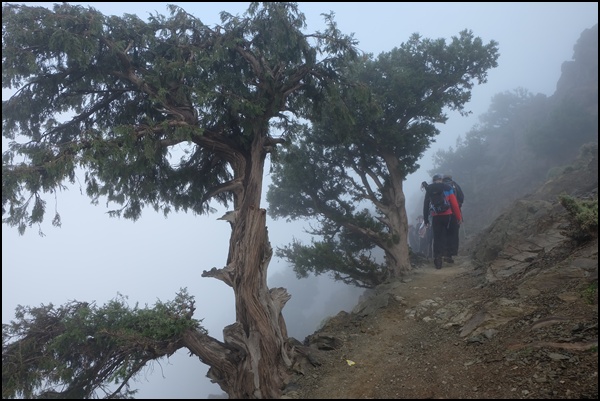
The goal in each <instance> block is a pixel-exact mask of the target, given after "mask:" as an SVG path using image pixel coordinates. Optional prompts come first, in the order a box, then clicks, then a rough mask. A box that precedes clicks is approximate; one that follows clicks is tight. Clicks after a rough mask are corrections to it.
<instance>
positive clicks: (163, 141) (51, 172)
mask: <svg viewBox="0 0 600 401" xmlns="http://www.w3.org/2000/svg"><path fill="white" fill-rule="evenodd" d="M168 9H169V11H170V16H168V17H166V16H162V15H158V14H156V15H152V16H151V17H150V18H149V19H148V21H147V22H145V21H142V20H141V19H140V18H138V17H137V16H135V15H124V16H122V17H117V16H104V15H102V14H101V13H99V12H98V11H96V10H94V9H93V8H85V7H82V6H74V5H71V4H69V3H62V4H56V5H54V8H53V9H52V10H50V9H47V8H45V7H30V6H26V5H18V4H6V3H3V5H2V28H3V29H2V32H3V40H2V57H3V62H2V77H3V79H2V84H3V87H4V88H14V89H16V92H15V93H14V95H13V96H12V97H11V98H10V99H9V100H6V101H3V102H2V135H3V136H4V137H6V138H9V139H10V140H11V142H10V145H9V149H8V151H6V152H5V153H4V155H3V170H2V214H3V222H4V223H6V224H9V225H11V226H17V227H18V228H19V232H20V233H23V232H24V231H25V229H26V228H27V227H30V226H32V225H34V224H40V223H41V222H42V219H43V216H44V212H45V208H44V206H45V205H44V203H43V202H40V201H38V199H40V198H41V197H42V195H43V194H44V193H50V194H53V193H56V192H58V190H60V189H62V185H63V183H64V182H66V181H67V182H71V183H74V182H76V179H75V178H76V175H77V174H79V173H80V171H84V172H85V185H86V188H85V192H86V195H87V196H89V197H90V198H91V199H92V201H93V202H94V203H98V202H99V201H100V199H106V203H107V205H117V207H116V208H112V209H111V210H110V215H111V216H122V217H124V218H128V219H132V220H136V219H138V218H139V217H140V216H141V213H142V210H143V209H144V208H146V207H152V208H153V209H155V210H156V211H162V212H163V213H164V214H165V215H167V214H168V213H170V212H171V211H180V210H182V211H191V212H193V213H196V214H203V213H209V212H211V211H212V210H213V209H212V208H211V207H210V202H211V201H215V202H218V203H220V204H222V205H224V206H225V207H229V204H230V203H231V202H232V201H234V195H233V192H232V191H231V190H224V189H223V188H231V185H229V186H228V185H227V184H231V182H232V181H233V180H234V178H238V179H240V178H243V177H236V176H235V174H249V172H248V171H246V169H245V164H244V162H242V161H241V160H243V159H244V158H250V157H256V154H253V153H252V152H251V147H252V146H257V145H258V146H263V148H262V150H263V153H262V154H261V155H259V157H260V158H261V162H262V161H263V160H264V157H265V156H266V153H268V152H269V151H273V149H274V148H275V145H277V144H278V143H280V142H282V141H283V140H282V139H281V138H273V137H272V136H271V135H270V128H272V127H278V128H282V127H285V128H289V129H293V127H294V123H293V121H294V119H295V118H300V117H305V116H306V115H307V114H308V113H309V112H310V111H311V110H312V109H313V108H315V109H317V108H318V107H319V103H320V99H322V98H323V95H322V92H324V91H325V90H326V87H327V86H328V81H332V80H336V79H338V78H337V77H338V76H339V75H340V72H341V69H342V68H343V66H344V65H345V63H346V60H351V59H352V58H354V57H355V56H356V51H355V48H354V46H355V45H356V41H355V40H354V39H353V38H352V37H351V36H346V35H343V34H342V33H341V32H339V30H338V29H337V28H336V25H335V23H334V22H333V20H332V16H326V20H327V29H326V30H325V31H324V32H318V33H316V34H315V35H307V34H306V33H304V32H303V29H304V28H306V23H305V17H304V15H303V14H302V13H301V12H300V11H299V10H298V7H297V4H296V3H288V2H273V3H251V4H250V7H249V8H248V11H247V13H246V14H244V16H243V17H242V18H240V17H238V16H233V15H230V14H228V13H222V14H221V17H222V23H221V25H220V26H219V27H217V28H211V27H208V26H206V25H204V24H203V23H202V21H201V20H200V19H198V18H196V17H194V16H192V15H190V14H189V13H187V12H185V11H184V10H182V9H181V8H179V7H176V6H169V7H168ZM311 36H315V37H318V40H317V42H316V43H317V44H316V45H312V43H313V42H312V41H311V39H310V38H311ZM284 112H285V113H284ZM286 131H287V130H286ZM286 134H291V132H286ZM257 138H258V139H257ZM261 166H262V164H261ZM261 173H262V171H261ZM246 179H247V177H246ZM54 222H56V223H59V222H60V217H58V218H55V219H54Z"/></svg>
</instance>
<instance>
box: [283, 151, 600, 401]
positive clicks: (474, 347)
mask: <svg viewBox="0 0 600 401" xmlns="http://www.w3.org/2000/svg"><path fill="white" fill-rule="evenodd" d="M591 148H592V149H594V150H593V151H592V152H589V151H588V152H587V153H585V154H582V156H581V157H580V158H579V159H578V160H577V161H576V162H575V163H574V164H573V165H572V166H571V167H570V168H568V169H565V171H564V174H562V175H560V176H557V177H555V178H554V179H552V180H550V181H548V182H546V183H545V184H544V185H542V186H541V187H540V188H538V189H537V190H535V191H533V192H531V193H530V194H529V195H527V196H525V197H523V198H521V199H518V200H517V201H515V202H514V203H513V204H512V205H511V207H509V208H508V209H506V211H505V212H504V213H503V214H502V215H500V216H499V217H498V218H497V219H496V220H495V221H494V222H493V223H492V224H491V225H490V226H489V227H488V228H487V229H486V230H484V231H483V232H482V233H481V234H480V235H478V236H477V238H475V239H474V240H472V241H471V242H470V243H465V244H464V245H463V247H462V250H461V253H462V254H461V255H459V257H458V258H457V259H456V263H455V264H454V265H445V266H444V268H443V269H441V270H436V269H434V268H433V265H432V264H431V263H429V264H425V265H423V266H421V267H420V268H417V269H415V270H413V272H412V273H411V274H410V275H409V276H408V277H406V278H404V279H402V280H398V281H393V282H388V283H385V284H383V285H381V286H379V287H377V288H376V289H375V290H373V291H372V292H371V293H370V294H368V295H367V296H365V297H364V298H365V299H363V300H361V302H360V303H359V304H358V305H357V306H356V307H355V308H354V309H353V311H352V312H351V313H346V312H340V313H339V314H338V315H337V316H335V317H333V318H331V319H330V320H329V321H328V322H327V323H326V324H325V325H324V327H323V328H321V329H320V330H318V331H317V332H315V333H314V334H312V335H310V336H308V337H307V338H306V339H305V341H304V343H303V344H297V345H298V347H299V348H300V349H301V351H303V352H304V354H305V355H306V356H307V358H306V359H302V360H300V361H298V363H297V365H296V370H297V375H296V376H295V377H294V378H293V379H292V381H291V382H290V384H289V385H288V387H287V389H286V394H285V398H478V399H481V398H538V399H539V398H593V399H597V398H598V292H597V283H598V239H597V236H596V237H594V238H592V239H591V240H588V241H586V242H584V243H581V242H579V243H578V242H576V241H574V240H572V239H571V237H570V236H568V235H567V231H569V229H570V228H571V226H570V223H569V219H568V217H567V213H566V211H565V209H564V208H563V207H562V206H561V205H560V204H559V203H558V201H557V196H558V195H559V194H561V193H566V194H569V195H571V196H573V197H577V198H596V199H597V194H598V152H597V144H595V145H594V146H592V147H591ZM589 149H590V148H588V150H589Z"/></svg>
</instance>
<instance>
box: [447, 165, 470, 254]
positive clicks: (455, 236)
mask: <svg viewBox="0 0 600 401" xmlns="http://www.w3.org/2000/svg"><path fill="white" fill-rule="evenodd" d="M442 182H443V183H444V184H448V185H450V186H451V187H452V189H453V190H454V195H456V201H457V202H458V208H459V209H460V212H461V214H462V205H463V202H464V201H465V194H464V192H463V190H462V188H461V187H460V185H458V183H456V181H454V180H453V179H452V176H451V175H444V177H443V178H442ZM461 217H462V216H461ZM448 231H449V241H448V243H447V248H446V252H445V254H444V261H445V262H447V263H454V259H452V256H456V255H458V247H459V244H460V224H459V223H458V221H457V220H456V215H454V214H453V215H452V219H450V226H448Z"/></svg>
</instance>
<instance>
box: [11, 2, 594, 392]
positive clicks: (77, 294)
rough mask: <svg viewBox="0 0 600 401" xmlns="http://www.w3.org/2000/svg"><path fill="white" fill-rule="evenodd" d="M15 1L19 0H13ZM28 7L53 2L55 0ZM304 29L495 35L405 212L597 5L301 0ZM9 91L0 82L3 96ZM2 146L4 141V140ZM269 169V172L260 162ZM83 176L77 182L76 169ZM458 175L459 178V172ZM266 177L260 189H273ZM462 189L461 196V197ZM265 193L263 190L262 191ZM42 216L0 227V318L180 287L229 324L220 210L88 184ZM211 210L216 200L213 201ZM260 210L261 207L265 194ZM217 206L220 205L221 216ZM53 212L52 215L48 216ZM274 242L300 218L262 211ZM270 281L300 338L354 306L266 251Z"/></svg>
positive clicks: (179, 373)
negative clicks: (120, 198) (115, 196)
mask: <svg viewBox="0 0 600 401" xmlns="http://www.w3.org/2000/svg"><path fill="white" fill-rule="evenodd" d="M19 3H21V2H19ZM23 4H28V5H41V6H45V7H47V6H50V5H51V3H29V2H24V3H23ZM72 4H81V5H91V6H92V7H94V8H96V9H98V10H99V11H101V12H103V13H104V14H116V15H122V14H123V13H135V14H138V15H139V16H140V17H141V18H143V19H145V18H146V17H147V16H148V13H150V12H151V13H154V12H158V13H160V14H165V15H166V14H167V9H166V4H167V3H158V2H154V3H147V2H122V3H110V2H102V3H79V2H77V3H72ZM173 4H177V5H180V6H181V7H182V8H184V9H185V10H186V11H188V12H190V13H191V14H193V15H195V16H197V17H199V18H200V19H201V20H202V21H203V22H204V23H207V24H214V23H218V22H219V12H221V11H227V12H229V13H231V14H242V13H243V12H244V11H245V10H246V9H247V6H248V3H242V2H233V3H227V2H202V3H201V2H190V3H173ZM299 7H300V10H301V11H302V12H303V13H305V15H306V17H307V23H308V25H309V26H308V30H309V31H314V30H322V29H323V28H324V24H323V22H322V17H321V16H320V14H321V13H326V12H329V11H334V12H335V20H336V21H337V23H338V28H339V29H340V30H341V31H342V32H344V33H354V34H355V38H356V39H358V40H359V41H360V46H359V47H360V48H361V50H363V51H365V52H368V53H373V54H375V55H378V54H379V53H381V52H384V51H389V50H391V49H392V48H393V47H395V46H399V45H400V44H401V43H402V42H405V41H406V40H408V38H409V36H410V35H411V34H412V33H415V32H418V33H420V34H421V35H422V36H423V37H427V38H433V39H435V38H439V37H443V38H446V39H447V40H450V38H451V36H456V35H458V33H459V32H460V31H461V30H464V29H470V30H472V31H473V32H474V34H475V35H476V36H479V37H481V38H482V39H483V41H484V43H487V42H489V41H490V40H495V41H497V42H499V49H500V54H501V55H500V59H499V67H498V68H496V69H493V70H491V71H490V73H489V80H488V83H486V84H484V85H482V86H476V87H475V88H474V90H473V92H472V101H471V102H470V103H469V104H467V109H468V110H471V111H472V112H473V114H472V115H471V116H469V117H461V116H459V115H458V114H456V113H450V114H449V116H450V119H449V121H448V123H447V124H445V125H442V126H440V127H439V128H440V129H441V132H442V133H441V135H440V136H439V138H438V140H437V142H436V143H435V144H434V146H433V147H432V148H431V149H430V150H428V151H427V152H426V153H425V155H424V156H423V158H422V159H421V162H420V164H421V166H422V167H421V169H420V170H419V171H418V172H417V173H415V174H413V175H411V176H409V177H408V179H407V180H406V182H405V186H404V191H405V194H406V195H407V210H408V211H409V218H412V217H413V213H412V211H413V210H415V208H417V209H416V210H418V207H419V203H420V202H421V201H422V198H421V193H420V191H419V183H420V182H421V181H423V180H429V177H428V174H427V170H429V169H431V168H432V165H431V157H432V155H433V154H434V152H435V151H436V150H438V149H447V148H449V147H451V146H455V144H456V139H457V138H458V137H459V136H461V135H464V134H465V133H466V132H468V131H469V130H470V128H472V127H473V126H474V125H475V124H476V123H477V122H478V120H477V117H478V116H480V115H481V114H482V113H484V112H486V111H487V109H488V107H489V104H490V99H491V97H492V96H493V95H495V94H497V93H500V92H505V91H512V90H514V89H516V88H519V87H522V88H525V89H527V90H529V91H530V92H532V93H542V94H545V95H548V96H550V95H552V94H553V92H554V90H555V87H556V83H557V81H558V78H559V77H560V73H561V64H562V63H563V62H564V61H568V60H571V59H572V55H573V46H574V44H575V42H576V41H577V39H578V38H579V36H580V34H581V33H582V31H583V30H585V29H587V28H591V27H592V26H593V25H594V24H596V23H597V15H598V3H586V2H579V3H577V2H575V3H573V2H568V3H567V2H559V3H548V2H541V3H382V2H374V3H372V2H369V3H366V2H354V3H349V2H307V3H305V2H301V3H299ZM9 94H10V92H8V91H5V90H3V91H2V98H3V100H5V99H6V98H7V96H8V95H9ZM2 146H3V150H5V148H6V141H5V140H4V138H3V142H2ZM267 171H268V169H267ZM80 180H81V181H83V179H82V178H81V177H80ZM457 180H458V182H460V177H457ZM269 182H270V180H269V177H268V175H267V177H266V179H265V187H264V189H265V191H266V189H267V187H268V185H269ZM466 196H467V197H468V194H466ZM263 199H264V198H263ZM46 200H47V201H48V212H49V215H53V214H54V210H55V209H57V210H58V211H59V212H60V213H61V216H62V221H63V226H62V228H54V227H52V226H51V225H50V223H49V221H47V222H44V224H43V225H42V229H43V231H44V232H45V234H46V236H45V237H40V236H38V235H37V227H33V228H31V229H29V230H28V231H27V232H26V234H25V235H24V236H19V235H18V233H17V231H16V229H14V228H9V227H6V226H5V225H3V227H2V322H3V323H8V322H9V321H10V320H11V319H13V318H14V310H15V307H16V306H17V305H28V306H38V305H40V304H49V303H53V304H55V305H61V304H64V303H65V302H67V301H70V300H80V301H88V302H91V301H95V302H96V303H97V304H98V305H102V304H104V303H105V302H106V301H108V300H110V299H113V298H114V297H115V296H117V295H118V294H123V295H125V296H127V297H128V299H129V301H130V304H131V305H134V304H136V303H139V304H140V305H141V306H143V305H145V304H148V305H153V304H154V303H155V302H156V301H157V300H161V301H167V300H170V299H173V297H174V295H175V293H176V292H177V291H178V290H179V289H180V288H183V287H187V289H188V291H189V293H190V294H192V295H194V296H195V297H196V302H197V311H196V315H195V317H196V318H198V319H204V320H203V325H204V326H205V327H206V328H207V329H208V330H209V333H210V334H211V335H212V336H214V337H216V338H218V339H222V329H223V327H225V326H226V325H228V324H231V323H233V322H234V321H235V311H234V297H233V292H232V290H231V289H230V288H229V287H228V286H226V285H225V284H223V283H222V282H220V281H218V280H214V279H209V278H202V277H201V273H202V271H203V270H209V269H211V268H212V267H222V266H223V265H224V264H225V261H226V259H227V252H228V244H229V234H230V228H229V225H228V224H227V223H225V222H222V221H216V218H217V217H219V216H220V214H215V215H211V216H201V217H198V216H193V215H191V214H184V213H179V214H172V215H170V216H169V218H168V219H165V218H164V217H163V216H162V215H160V214H157V213H154V211H152V210H146V211H145V213H144V214H143V216H142V218H141V219H140V220H138V221H137V222H135V223H134V222H131V221H129V220H119V219H111V218H109V217H108V216H107V215H106V211H107V210H108V208H107V207H106V206H105V205H103V204H101V205H99V206H92V205H91V204H90V201H89V199H88V198H87V197H86V196H85V195H84V190H83V184H81V185H76V186H74V187H72V188H70V190H69V191H65V192H63V193H60V194H59V196H58V197H57V198H56V199H54V198H47V199H46ZM214 206H216V205H214ZM262 207H265V208H267V207H268V205H267V204H265V202H264V201H263V205H262ZM223 211H224V210H222V209H219V213H222V212H223ZM47 220H48V219H47ZM267 223H268V228H269V235H270V240H271V243H272V245H273V247H274V248H275V247H277V246H282V245H285V244H288V243H289V242H291V240H292V239H293V238H299V239H301V240H303V241H308V240H309V237H308V236H307V235H306V234H305V233H304V232H303V227H305V226H306V224H305V223H303V222H296V223H286V222H285V221H283V220H278V221H272V220H270V219H268V221H267ZM269 284H270V285H271V286H285V287H287V288H288V290H289V292H290V293H291V294H292V299H291V300H290V301H289V302H288V304H287V305H286V307H285V309H284V315H285V317H286V321H287V324H288V328H289V334H290V335H291V336H294V337H296V338H298V339H299V340H303V339H304V337H305V336H306V335H308V334H310V333H312V332H314V331H315V329H316V328H317V326H318V324H319V323H320V322H321V321H322V319H323V318H325V317H327V316H331V315H335V314H336V313H337V312H338V311H340V310H350V309H351V308H352V307H353V306H354V305H355V303H356V301H357V299H358V296H359V295H360V293H361V291H360V290H358V289H355V288H351V287H347V286H344V285H342V284H339V283H335V282H333V281H332V280H331V279H330V278H328V277H325V276H320V277H318V278H314V277H312V278H310V279H303V280H296V279H295V278H294V274H293V272H291V269H290V268H289V266H287V265H286V263H285V262H284V261H282V260H278V259H277V258H273V260H272V261H271V265H270V269H269ZM207 369H208V367H207V366H206V365H203V364H202V363H200V362H199V361H198V359H197V358H194V357H190V356H188V353H187V352H185V351H183V350H182V351H179V352H177V353H176V354H175V355H174V356H173V357H171V358H170V359H168V360H162V361H160V363H155V364H154V365H153V366H152V367H151V368H150V369H149V370H148V371H147V372H146V374H145V375H143V376H142V377H141V378H140V381H139V382H138V383H136V384H135V386H139V387H138V388H139V389H140V391H139V394H138V396H139V398H207V397H208V396H209V395H211V394H212V395H218V394H222V391H221V390H220V388H219V387H218V386H217V385H216V384H211V383H210V381H209V380H208V379H207V378H206V377H205V375H206V371H207Z"/></svg>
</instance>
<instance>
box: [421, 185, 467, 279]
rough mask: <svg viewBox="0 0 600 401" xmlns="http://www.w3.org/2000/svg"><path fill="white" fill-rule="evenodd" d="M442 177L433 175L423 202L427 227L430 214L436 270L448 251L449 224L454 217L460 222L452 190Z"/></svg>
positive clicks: (459, 213) (458, 210)
mask: <svg viewBox="0 0 600 401" xmlns="http://www.w3.org/2000/svg"><path fill="white" fill-rule="evenodd" d="M442 179H443V177H442V175H441V174H435V175H434V176H433V177H432V181H433V182H432V183H431V184H429V185H427V188H426V190H425V199H424V200H423V218H424V221H425V225H427V226H429V225H430V223H429V216H430V214H431V230H432V232H433V264H434V265H435V268H436V269H441V268H442V257H443V256H444V254H445V253H446V250H447V249H448V248H447V247H448V244H449V241H450V231H449V226H450V222H451V220H452V218H453V216H454V218H456V221H457V223H458V224H459V225H460V223H461V222H462V214H461V212H460V207H459V206H458V200H457V198H456V194H455V193H454V189H453V188H452V187H451V186H450V185H448V184H445V183H443V182H442Z"/></svg>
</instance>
